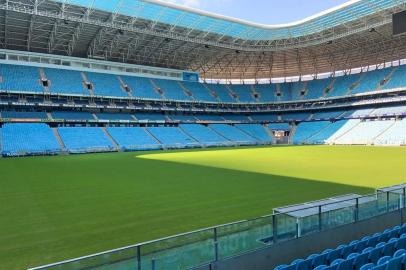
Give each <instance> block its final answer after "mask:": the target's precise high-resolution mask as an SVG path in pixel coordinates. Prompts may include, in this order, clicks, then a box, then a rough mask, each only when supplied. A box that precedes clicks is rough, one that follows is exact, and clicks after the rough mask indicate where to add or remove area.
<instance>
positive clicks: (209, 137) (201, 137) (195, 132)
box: [180, 124, 232, 146]
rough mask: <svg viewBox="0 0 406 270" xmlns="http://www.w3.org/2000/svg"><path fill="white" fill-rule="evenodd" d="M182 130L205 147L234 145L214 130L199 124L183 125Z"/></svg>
mask: <svg viewBox="0 0 406 270" xmlns="http://www.w3.org/2000/svg"><path fill="white" fill-rule="evenodd" d="M180 128H181V129H182V130H183V131H185V132H186V133H187V134H188V135H189V136H190V137H192V138H193V139H195V140H196V141H198V142H200V144H202V145H204V146H221V145H228V144H232V143H231V142H230V141H229V140H227V139H226V138H224V137H223V136H220V135H219V134H218V133H216V132H214V131H213V130H212V129H210V128H208V127H206V126H203V125H198V124H181V125H180Z"/></svg>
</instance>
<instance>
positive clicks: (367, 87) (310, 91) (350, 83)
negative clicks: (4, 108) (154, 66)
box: [0, 64, 406, 103]
mask: <svg viewBox="0 0 406 270" xmlns="http://www.w3.org/2000/svg"><path fill="white" fill-rule="evenodd" d="M42 71H43V76H44V78H41V75H40V74H42V73H41V72H42ZM0 72H1V74H0V75H1V81H0V85H1V89H3V90H14V91H22V92H27V91H31V92H44V91H46V89H48V91H50V92H51V93H61V94H81V95H90V94H95V95H101V96H115V97H123V98H125V97H129V96H133V97H137V98H144V99H170V100H181V101H206V102H226V103H230V102H234V103H235V102H240V103H241V102H246V103H250V102H284V101H292V100H307V99H320V98H328V97H339V96H344V95H350V94H359V93H365V92H370V91H376V90H382V91H384V90H387V89H393V88H399V87H402V86H406V80H405V79H404V77H405V74H406V66H399V67H392V68H384V69H379V70H374V71H370V72H362V73H358V74H353V75H345V76H338V77H335V78H325V79H315V80H309V81H298V82H287V83H272V84H270V85H267V84H263V85H260V84H256V85H237V84H235V85H224V84H201V83H192V82H183V81H177V80H169V79H154V78H144V77H135V76H128V75H115V74H108V73H98V72H89V71H86V72H81V71H75V70H68V69H60V68H38V67H30V66H21V65H6V64H1V65H0ZM20 78H24V80H21V79H20ZM41 79H48V80H49V82H48V87H44V86H43V85H42V82H41ZM85 82H88V83H90V85H86V84H85ZM91 85H92V86H93V87H90V86H91ZM88 87H90V88H88ZM255 93H256V94H258V95H257V96H256V95H255Z"/></svg>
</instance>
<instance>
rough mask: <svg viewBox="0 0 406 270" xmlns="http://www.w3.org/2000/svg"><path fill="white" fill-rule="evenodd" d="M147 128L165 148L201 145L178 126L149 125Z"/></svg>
mask: <svg viewBox="0 0 406 270" xmlns="http://www.w3.org/2000/svg"><path fill="white" fill-rule="evenodd" d="M147 130H148V131H149V132H150V133H151V134H152V135H153V136H154V137H155V138H156V139H157V140H158V141H160V142H161V144H162V146H163V147H165V148H185V147H197V146H199V145H200V144H199V143H198V142H197V141H196V140H194V139H193V138H191V137H190V136H189V135H187V134H186V133H185V132H183V131H182V130H181V129H180V128H178V127H148V128H147Z"/></svg>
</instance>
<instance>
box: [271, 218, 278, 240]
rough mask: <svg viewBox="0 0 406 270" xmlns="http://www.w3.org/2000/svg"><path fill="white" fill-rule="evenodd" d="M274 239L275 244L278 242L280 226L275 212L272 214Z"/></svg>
mask: <svg viewBox="0 0 406 270" xmlns="http://www.w3.org/2000/svg"><path fill="white" fill-rule="evenodd" d="M272 234H273V235H272V236H273V237H272V241H273V243H274V244H275V243H276V242H278V226H277V224H276V215H275V214H273V215H272Z"/></svg>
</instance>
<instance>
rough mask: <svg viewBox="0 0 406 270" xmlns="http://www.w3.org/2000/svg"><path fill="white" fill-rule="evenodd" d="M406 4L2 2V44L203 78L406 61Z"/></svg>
mask: <svg viewBox="0 0 406 270" xmlns="http://www.w3.org/2000/svg"><path fill="white" fill-rule="evenodd" d="M304 1H305V0H304ZM402 10H406V0H352V1H350V2H348V3H346V4H344V5H341V6H339V7H337V8H334V9H330V10H327V11H325V12H322V13H320V14H317V15H315V16H312V17H310V18H307V19H304V20H302V21H299V22H295V23H290V24H285V25H278V26H275V25H273V26H272V25H262V24H256V23H251V22H246V21H242V20H237V19H233V18H228V17H224V16H221V15H216V14H210V13H207V12H203V11H199V10H195V9H190V8H184V7H179V6H176V5H173V4H167V3H163V2H160V1H158V0H0V44H1V45H2V48H5V49H12V50H23V51H33V52H41V53H50V54H61V55H68V56H76V57H83V58H96V59H103V60H108V61H116V62H124V63H133V64H139V65H148V66H157V67H165V68H174V69H182V70H193V71H198V72H200V73H201V75H202V77H203V78H212V79H259V78H270V77H284V76H295V75H304V74H317V73H324V72H331V71H338V70H348V69H351V68H356V67H361V66H368V65H373V64H379V63H384V62H388V61H393V60H397V59H402V58H406V36H405V35H403V36H393V35H392V14H393V13H395V12H399V11H402Z"/></svg>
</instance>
